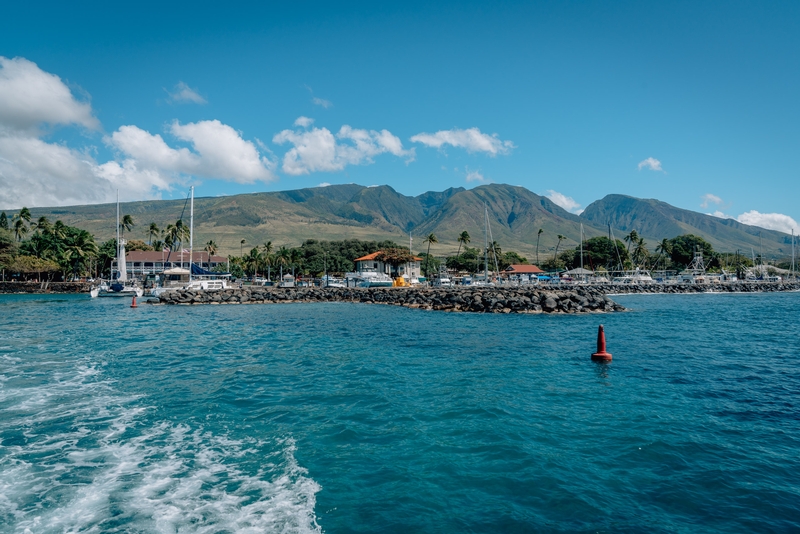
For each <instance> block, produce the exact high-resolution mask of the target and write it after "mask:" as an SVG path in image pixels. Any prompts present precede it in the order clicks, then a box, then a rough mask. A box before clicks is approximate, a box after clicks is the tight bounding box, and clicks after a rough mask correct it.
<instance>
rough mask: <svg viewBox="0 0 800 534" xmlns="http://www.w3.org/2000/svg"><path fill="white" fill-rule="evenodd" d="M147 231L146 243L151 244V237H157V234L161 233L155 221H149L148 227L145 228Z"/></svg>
mask: <svg viewBox="0 0 800 534" xmlns="http://www.w3.org/2000/svg"><path fill="white" fill-rule="evenodd" d="M147 233H148V235H149V236H150V240H149V241H148V242H147V244H148V245H150V246H153V238H154V237H158V234H159V233H161V230H159V228H158V225H157V224H156V223H154V222H151V223H150V227H149V228H148V229H147Z"/></svg>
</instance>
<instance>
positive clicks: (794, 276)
mask: <svg viewBox="0 0 800 534" xmlns="http://www.w3.org/2000/svg"><path fill="white" fill-rule="evenodd" d="M792 278H795V276H794V228H792Z"/></svg>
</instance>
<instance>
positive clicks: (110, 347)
mask: <svg viewBox="0 0 800 534" xmlns="http://www.w3.org/2000/svg"><path fill="white" fill-rule="evenodd" d="M617 300H618V301H620V302H621V303H623V304H624V305H626V306H628V307H630V308H632V309H633V311H632V312H630V313H624V314H615V315H602V316H601V315H591V316H580V317H578V316H553V317H551V316H544V315H538V316H536V315H526V316H515V315H503V316H498V315H471V314H448V313H442V312H425V311H419V310H407V309H404V308H399V307H384V306H369V305H359V304H296V305H254V306H205V307H163V306H160V307H156V306H141V307H139V308H138V309H130V308H129V307H128V304H129V303H128V301H127V300H124V299H123V301H120V300H115V299H95V300H90V299H88V298H85V297H77V296H76V297H41V296H2V297H0V440H2V441H1V442H0V531H3V532H79V531H80V532H209V533H211V532H214V533H220V532H309V531H310V532H320V531H321V532H330V533H338V532H531V531H568V532H584V531H585V532H598V531H608V532H626V531H637V532H641V531H648V532H744V531H761V532H791V531H795V532H796V531H798V530H800V410H799V409H798V395H800V341H798V340H799V339H800V326H798V318H799V317H800V293H784V294H778V295H719V294H715V295H652V296H647V295H638V296H627V297H617ZM600 322H602V323H603V324H605V327H606V332H607V334H608V348H609V351H610V352H612V353H613V354H614V360H613V362H612V363H611V364H608V365H603V364H595V363H592V362H591V361H590V360H589V355H590V354H591V352H593V351H594V348H595V347H594V343H595V336H596V329H597V325H598V324H599V323H600Z"/></svg>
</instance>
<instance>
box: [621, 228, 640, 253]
mask: <svg viewBox="0 0 800 534" xmlns="http://www.w3.org/2000/svg"><path fill="white" fill-rule="evenodd" d="M623 239H624V240H625V241H627V242H628V253H630V251H631V243H636V241H637V240H638V239H639V232H637V231H636V230H631V233H629V234H628V235H626V236H625V237H623Z"/></svg>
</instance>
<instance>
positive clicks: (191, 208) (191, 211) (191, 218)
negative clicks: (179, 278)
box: [189, 186, 194, 282]
mask: <svg viewBox="0 0 800 534" xmlns="http://www.w3.org/2000/svg"><path fill="white" fill-rule="evenodd" d="M190 191H191V195H192V201H191V203H190V204H189V281H190V282H191V281H192V266H193V265H194V252H193V250H194V249H193V239H194V186H192V187H191V189H190Z"/></svg>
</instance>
